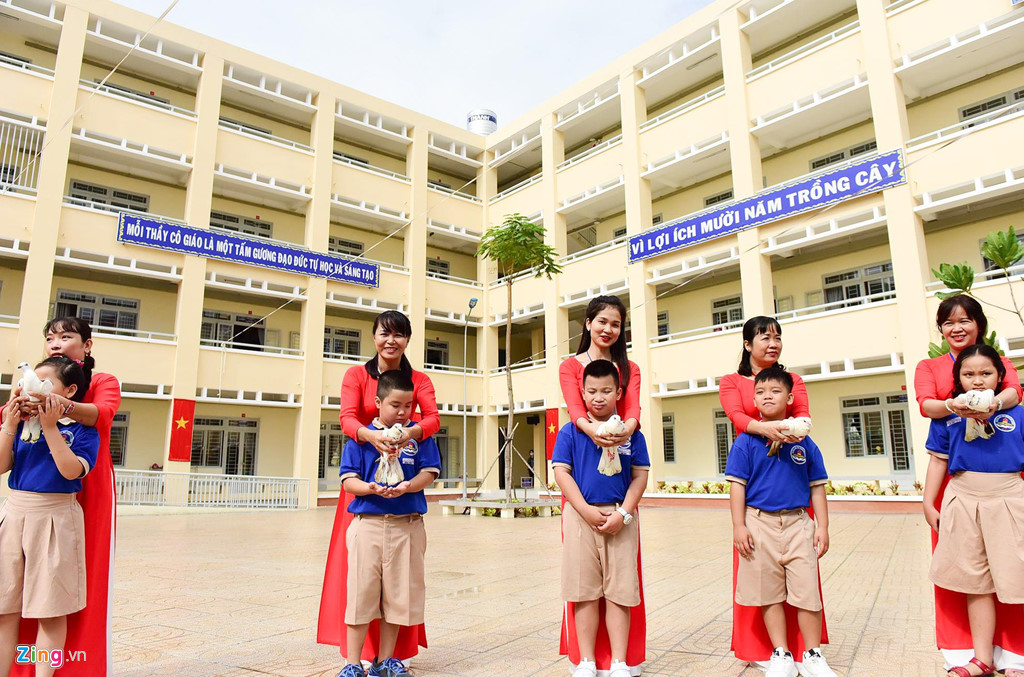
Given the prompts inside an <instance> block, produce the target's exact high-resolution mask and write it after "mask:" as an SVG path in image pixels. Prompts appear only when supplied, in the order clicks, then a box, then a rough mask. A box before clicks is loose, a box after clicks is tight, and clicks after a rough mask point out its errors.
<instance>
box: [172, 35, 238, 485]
mask: <svg viewBox="0 0 1024 677" xmlns="http://www.w3.org/2000/svg"><path fill="white" fill-rule="evenodd" d="M223 73H224V60H223V59H222V58H220V57H215V56H211V55H207V56H206V58H205V59H204V61H203V74H202V75H201V76H200V78H199V87H198V89H197V91H196V138H195V147H194V148H193V150H192V173H191V174H190V175H189V180H188V186H187V187H186V192H185V222H186V223H188V224H189V225H190V226H194V227H197V228H206V227H208V226H209V224H210V208H211V206H212V205H213V166H214V161H215V157H216V148H217V128H218V122H219V120H220V98H221V90H222V85H223ZM206 268H207V265H206V259H205V258H202V257H199V256H186V257H185V263H184V265H183V266H182V269H181V272H182V280H181V285H180V286H179V288H178V299H177V307H176V309H175V334H176V335H177V340H178V349H177V350H176V351H175V354H174V382H173V383H172V385H171V393H172V394H173V395H174V397H177V398H181V399H189V400H192V399H195V396H196V384H197V382H198V373H197V371H196V365H197V364H199V336H200V331H201V329H202V324H203V301H204V298H205V295H206ZM170 430H171V423H170V416H168V428H167V442H166V443H165V444H164V449H165V451H164V470H165V471H167V472H188V471H189V463H186V462H172V461H168V460H167V451H166V450H167V449H169V446H170Z"/></svg>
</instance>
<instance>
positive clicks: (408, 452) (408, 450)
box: [402, 440, 420, 462]
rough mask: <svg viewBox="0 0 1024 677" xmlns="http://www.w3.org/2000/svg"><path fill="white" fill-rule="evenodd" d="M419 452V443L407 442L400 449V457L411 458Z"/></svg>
mask: <svg viewBox="0 0 1024 677" xmlns="http://www.w3.org/2000/svg"><path fill="white" fill-rule="evenodd" d="M419 450H420V445H419V443H417V442H416V440H409V441H408V442H406V443H405V446H404V447H402V456H409V457H413V456H415V455H416V454H417V452H419ZM402 460H403V462H404V461H405V459H402Z"/></svg>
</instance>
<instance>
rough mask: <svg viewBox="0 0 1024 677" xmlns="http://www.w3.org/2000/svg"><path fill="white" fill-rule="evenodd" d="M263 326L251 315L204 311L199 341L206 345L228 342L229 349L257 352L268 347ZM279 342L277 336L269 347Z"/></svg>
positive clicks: (261, 321) (260, 321) (279, 338)
mask: <svg viewBox="0 0 1024 677" xmlns="http://www.w3.org/2000/svg"><path fill="white" fill-rule="evenodd" d="M265 326H266V325H265V324H264V322H263V320H261V319H259V318H256V317H253V316H251V315H234V314H232V313H226V312H223V311H219V310H207V309H204V310H203V323H202V325H201V326H200V329H199V339H200V340H201V341H206V342H208V343H218V342H230V343H229V345H230V347H231V348H237V349H241V350H259V349H260V348H262V347H263V346H264V345H268V344H267V332H266V328H265ZM274 331H277V330H274ZM280 342H281V337H280V334H278V335H277V337H276V341H275V343H274V344H270V345H276V344H279V343H280Z"/></svg>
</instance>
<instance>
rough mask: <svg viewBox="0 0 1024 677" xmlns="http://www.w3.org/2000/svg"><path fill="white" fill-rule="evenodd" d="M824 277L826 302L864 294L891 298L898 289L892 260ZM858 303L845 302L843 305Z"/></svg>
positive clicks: (858, 296)
mask: <svg viewBox="0 0 1024 677" xmlns="http://www.w3.org/2000/svg"><path fill="white" fill-rule="evenodd" d="M822 279H823V282H824V287H825V302H826V303H838V302H840V301H850V300H851V299H857V298H860V297H862V296H871V295H875V294H879V295H882V296H881V297H880V298H877V299H875V300H882V299H884V298H891V297H892V295H893V293H894V292H895V291H896V279H895V278H894V277H893V274H892V262H891V261H885V262H883V263H876V264H873V265H870V266H865V267H864V268H859V269H853V270H846V271H843V272H840V273H833V274H831V275H826V276H825V277H824V278H822ZM851 305H856V304H855V303H846V304H843V307H846V306H851Z"/></svg>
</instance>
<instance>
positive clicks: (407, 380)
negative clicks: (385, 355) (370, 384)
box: [377, 369, 416, 400]
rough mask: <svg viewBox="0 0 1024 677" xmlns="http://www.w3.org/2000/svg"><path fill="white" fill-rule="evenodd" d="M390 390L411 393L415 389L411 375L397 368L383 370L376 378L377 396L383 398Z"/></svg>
mask: <svg viewBox="0 0 1024 677" xmlns="http://www.w3.org/2000/svg"><path fill="white" fill-rule="evenodd" d="M392 390H401V391H402V392H406V393H411V392H413V391H415V390H416V385H415V384H414V383H413V382H412V377H411V376H409V375H408V374H406V373H405V372H403V371H399V370H398V369H392V370H391V371H386V372H384V373H383V374H381V375H380V378H379V379H377V397H379V398H380V399H382V400H383V399H384V398H385V397H387V396H388V395H390V394H391V391H392Z"/></svg>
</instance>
